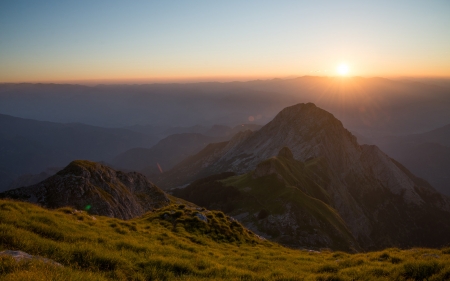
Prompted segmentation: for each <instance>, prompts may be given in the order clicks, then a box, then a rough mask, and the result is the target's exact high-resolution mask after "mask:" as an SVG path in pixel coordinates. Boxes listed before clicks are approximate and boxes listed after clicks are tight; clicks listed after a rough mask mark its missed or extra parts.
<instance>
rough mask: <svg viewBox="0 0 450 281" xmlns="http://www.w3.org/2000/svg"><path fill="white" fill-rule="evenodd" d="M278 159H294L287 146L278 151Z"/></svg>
mask: <svg viewBox="0 0 450 281" xmlns="http://www.w3.org/2000/svg"><path fill="white" fill-rule="evenodd" d="M278 157H285V158H288V159H294V155H293V154H292V151H291V150H290V149H289V147H287V146H284V147H283V148H282V149H281V150H280V152H278Z"/></svg>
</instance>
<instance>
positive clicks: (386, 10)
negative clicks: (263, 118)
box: [0, 0, 450, 82]
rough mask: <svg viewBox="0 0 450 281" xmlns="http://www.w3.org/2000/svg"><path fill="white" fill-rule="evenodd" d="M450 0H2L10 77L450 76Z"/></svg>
mask: <svg viewBox="0 0 450 281" xmlns="http://www.w3.org/2000/svg"><path fill="white" fill-rule="evenodd" d="M449 15H450V1H446V0H443V1H414V0H412V1H220V2H219V1H195V0H193V1H17V0H16V1H6V0H3V1H1V2H0V82H19V81H20V82H24V81H29V82H35V81H43V82H46V81H54V82H57V81H84V80H86V81H87V80H111V81H114V80H133V79H135V80H142V81H144V80H149V81H157V80H162V81H163V80H177V79H178V80H183V79H199V80H202V79H205V80H208V79H213V80H214V79H217V80H220V79H248V78H273V77H288V76H302V75H336V71H335V69H336V67H337V65H338V64H340V63H342V62H345V63H347V64H348V65H349V67H350V74H351V75H361V76H450V16H449Z"/></svg>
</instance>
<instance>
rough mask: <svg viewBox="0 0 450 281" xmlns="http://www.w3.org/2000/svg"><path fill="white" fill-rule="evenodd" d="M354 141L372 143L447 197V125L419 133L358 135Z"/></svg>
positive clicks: (449, 152) (449, 184)
mask: <svg viewBox="0 0 450 281" xmlns="http://www.w3.org/2000/svg"><path fill="white" fill-rule="evenodd" d="M358 140H361V141H362V143H372V144H376V145H377V146H379V147H380V149H381V150H383V151H384V152H386V153H387V154H388V155H390V156H391V157H392V158H394V159H396V160H397V161H399V162H400V163H402V164H403V165H404V166H405V167H406V168H408V169H409V170H410V171H411V172H413V173H414V174H415V175H417V176H419V177H421V178H423V179H425V180H427V181H428V182H429V183H430V184H431V185H432V186H433V187H434V188H436V189H437V190H439V192H441V193H443V194H446V195H447V196H450V177H449V175H448V171H449V170H450V124H448V125H446V126H443V127H440V128H437V129H434V130H431V131H428V132H425V133H421V134H412V135H402V136H385V137H378V138H372V139H367V138H366V139H364V137H362V138H360V137H358Z"/></svg>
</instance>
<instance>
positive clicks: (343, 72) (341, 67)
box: [337, 63, 349, 76]
mask: <svg viewBox="0 0 450 281" xmlns="http://www.w3.org/2000/svg"><path fill="white" fill-rule="evenodd" d="M348 71H349V67H348V65H347V64H345V63H341V64H340V65H338V67H337V72H338V73H339V75H341V76H346V75H347V74H348Z"/></svg>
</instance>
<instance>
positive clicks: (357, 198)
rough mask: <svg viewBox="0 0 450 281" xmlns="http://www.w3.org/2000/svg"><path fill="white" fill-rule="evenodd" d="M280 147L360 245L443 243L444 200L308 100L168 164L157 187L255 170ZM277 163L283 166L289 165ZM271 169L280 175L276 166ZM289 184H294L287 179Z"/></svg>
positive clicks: (448, 215)
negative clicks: (255, 127)
mask: <svg viewBox="0 0 450 281" xmlns="http://www.w3.org/2000/svg"><path fill="white" fill-rule="evenodd" d="M231 143H233V145H230V144H231ZM283 147H287V148H289V150H290V151H291V152H292V156H293V158H294V159H295V160H296V161H300V162H302V163H303V164H304V165H306V166H307V167H308V169H307V171H306V172H305V174H304V175H303V174H302V175H299V174H295V175H294V176H295V177H294V178H297V181H299V180H300V179H301V178H305V177H307V179H308V181H310V180H312V181H314V184H315V185H317V186H320V188H321V189H323V190H324V192H325V197H324V196H322V198H319V197H316V199H318V200H322V201H323V200H324V199H323V198H329V201H326V202H325V201H324V203H326V204H327V205H329V206H330V207H331V208H333V209H335V210H336V211H337V213H338V214H339V216H340V217H341V218H342V219H343V220H344V222H345V224H346V227H348V229H349V230H350V232H351V234H352V235H353V237H354V238H355V239H356V241H358V243H359V245H360V247H361V248H363V249H373V248H381V247H389V246H399V247H407V246H441V245H443V244H445V243H448V242H449V240H448V237H450V223H449V221H450V212H449V211H450V201H449V199H448V198H447V197H445V196H443V195H441V194H439V193H438V192H436V191H435V189H434V188H433V187H431V186H430V185H429V184H428V183H427V182H426V181H424V180H422V179H419V178H417V177H415V176H414V175H413V174H411V173H410V172H409V171H408V170H407V169H406V168H405V167H403V166H402V165H401V164H399V163H398V162H396V161H395V160H393V159H391V158H389V156H387V155H386V154H384V153H383V152H382V151H381V150H380V149H378V147H376V146H369V145H359V144H358V143H357V141H356V137H355V136H353V135H352V134H351V133H350V132H349V131H348V130H346V129H345V128H344V127H343V125H342V123H341V122H340V121H339V120H338V119H336V118H335V117H334V116H333V115H332V114H330V113H329V112H327V111H325V110H323V109H320V108H318V107H317V106H315V105H314V104H312V103H307V104H297V105H294V106H290V107H287V108H285V109H283V110H282V111H281V112H280V113H278V115H277V116H276V117H275V118H274V119H273V120H272V121H271V122H269V123H268V124H267V125H265V126H264V127H262V128H261V129H260V130H259V131H257V132H254V133H249V134H246V135H245V136H241V137H240V139H239V140H231V141H230V142H229V143H228V144H225V143H223V144H221V145H216V146H215V148H214V149H212V146H211V147H209V148H208V147H207V148H205V150H204V151H201V152H200V153H199V154H198V155H195V156H193V157H191V158H188V159H186V160H185V161H183V162H182V163H180V164H179V165H177V166H175V168H174V169H173V170H172V171H169V172H168V173H167V174H166V175H165V176H163V177H162V178H161V179H160V183H159V185H160V186H165V187H170V186H176V185H182V184H186V183H188V181H192V180H193V179H196V178H200V177H203V176H207V175H212V174H216V173H222V172H226V171H232V172H235V173H237V174H241V175H242V174H246V173H257V174H258V173H260V172H261V166H260V167H258V166H259V164H260V163H262V162H263V161H265V160H266V159H270V158H272V157H275V156H277V155H279V154H284V155H286V154H289V153H288V151H287V150H285V149H283ZM206 149H209V150H206ZM280 150H281V152H280ZM283 167H284V168H283V169H287V170H288V169H290V168H289V165H283ZM255 169H256V170H255ZM277 173H278V175H281V176H282V177H283V175H284V176H285V175H287V173H284V174H283V173H282V172H280V171H279V169H278V170H277ZM174 175H176V177H174ZM169 177H170V179H169ZM285 180H286V179H285ZM226 182H227V183H228V184H230V183H232V182H233V180H226ZM287 182H289V181H287ZM238 185H239V183H236V184H235V185H234V186H238ZM290 185H292V186H295V185H296V184H295V182H292V181H291V182H290ZM265 196H268V197H270V196H272V195H271V194H266V195H265ZM313 197H314V196H313ZM194 203H195V201H194ZM246 211H247V210H242V213H245V212H246ZM248 213H249V214H251V213H250V212H248ZM435 229H440V231H435Z"/></svg>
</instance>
